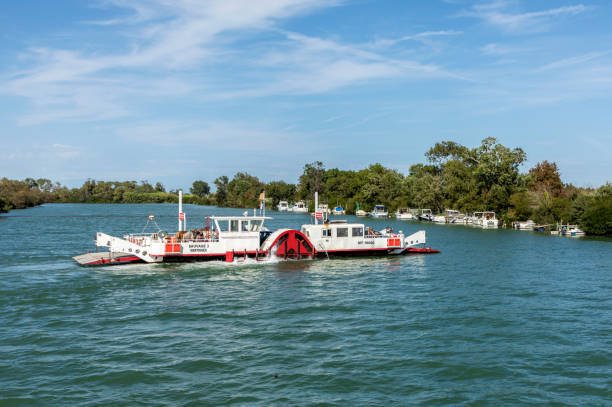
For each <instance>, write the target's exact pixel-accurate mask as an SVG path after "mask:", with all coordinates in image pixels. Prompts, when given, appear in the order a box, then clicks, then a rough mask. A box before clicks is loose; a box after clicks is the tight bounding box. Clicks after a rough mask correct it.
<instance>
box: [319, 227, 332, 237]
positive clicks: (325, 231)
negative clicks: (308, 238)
mask: <svg viewBox="0 0 612 407" xmlns="http://www.w3.org/2000/svg"><path fill="white" fill-rule="evenodd" d="M321 232H322V233H323V237H330V236H331V230H329V229H323V230H322V231H321Z"/></svg>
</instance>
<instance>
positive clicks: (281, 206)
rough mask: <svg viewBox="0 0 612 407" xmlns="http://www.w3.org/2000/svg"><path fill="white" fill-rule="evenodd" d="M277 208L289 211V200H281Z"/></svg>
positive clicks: (281, 210)
mask: <svg viewBox="0 0 612 407" xmlns="http://www.w3.org/2000/svg"><path fill="white" fill-rule="evenodd" d="M276 208H277V209H278V210H279V211H280V212H287V211H288V210H289V202H287V201H280V202H279V203H278V205H276Z"/></svg>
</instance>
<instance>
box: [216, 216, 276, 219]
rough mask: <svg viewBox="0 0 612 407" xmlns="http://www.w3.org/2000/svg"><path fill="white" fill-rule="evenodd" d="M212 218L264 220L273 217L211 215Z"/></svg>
mask: <svg viewBox="0 0 612 407" xmlns="http://www.w3.org/2000/svg"><path fill="white" fill-rule="evenodd" d="M210 219H214V220H264V219H272V218H271V217H269V216H249V215H246V216H244V215H242V216H240V215H236V216H211V217H210Z"/></svg>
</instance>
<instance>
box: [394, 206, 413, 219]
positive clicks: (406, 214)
mask: <svg viewBox="0 0 612 407" xmlns="http://www.w3.org/2000/svg"><path fill="white" fill-rule="evenodd" d="M395 217H396V218H397V219H401V220H406V219H414V215H413V214H412V212H411V211H410V209H408V208H399V209H398V210H397V211H396V212H395Z"/></svg>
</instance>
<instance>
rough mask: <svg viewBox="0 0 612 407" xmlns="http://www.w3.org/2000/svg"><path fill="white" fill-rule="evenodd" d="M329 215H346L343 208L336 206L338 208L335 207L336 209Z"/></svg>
mask: <svg viewBox="0 0 612 407" xmlns="http://www.w3.org/2000/svg"><path fill="white" fill-rule="evenodd" d="M331 214H332V215H345V214H346V211H345V210H344V208H343V207H341V206H340V205H338V206H336V207H335V208H334V209H333V210H332V212H331Z"/></svg>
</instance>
